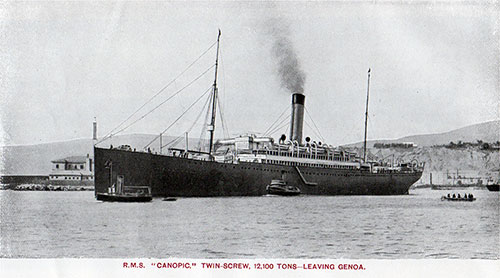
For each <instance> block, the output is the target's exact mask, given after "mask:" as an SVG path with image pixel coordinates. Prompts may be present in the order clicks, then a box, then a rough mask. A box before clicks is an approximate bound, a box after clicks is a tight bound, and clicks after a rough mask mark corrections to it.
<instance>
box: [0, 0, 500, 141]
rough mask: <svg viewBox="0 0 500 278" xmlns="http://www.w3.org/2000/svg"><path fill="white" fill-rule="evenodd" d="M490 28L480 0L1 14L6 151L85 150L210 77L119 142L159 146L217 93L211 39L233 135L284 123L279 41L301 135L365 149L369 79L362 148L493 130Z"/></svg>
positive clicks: (98, 5) (1, 128)
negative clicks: (159, 137) (473, 127)
mask: <svg viewBox="0 0 500 278" xmlns="http://www.w3.org/2000/svg"><path fill="white" fill-rule="evenodd" d="M499 17H500V16H499V6H498V5H496V6H495V5H494V4H479V2H466V3H462V4H460V3H451V4H450V3H447V2H437V3H435V2H434V3H432V2H415V3H397V4H395V3H392V2H377V1H370V2H311V1H309V2H270V3H263V2H238V3H235V2H196V3H195V2H176V3H164V2H154V3H145V2H34V3H24V2H2V4H0V26H1V28H0V35H1V40H0V49H1V50H0V55H1V56H0V70H1V72H2V78H1V80H0V82H1V83H0V86H1V89H2V90H1V92H0V94H1V95H0V96H1V98H0V145H19V144H37V143H45V142H54V141H64V140H70V139H76V138H91V136H92V121H93V120H94V117H95V118H96V119H97V123H98V134H99V136H103V135H105V134H108V133H109V132H110V131H111V130H113V129H114V128H115V127H117V126H119V124H120V123H122V122H123V121H124V120H125V119H127V117H129V116H130V115H131V114H132V113H133V112H134V111H136V110H137V109H138V108H139V107H140V106H141V105H142V104H143V103H145V102H146V101H147V100H148V99H150V98H151V97H152V96H153V95H155V94H156V93H157V92H159V91H160V90H161V89H162V88H164V87H165V86H166V85H167V84H169V83H171V85H169V86H168V87H167V88H166V89H165V90H164V91H162V93H160V94H159V95H158V96H157V97H156V98H154V99H153V101H152V102H151V103H149V104H148V105H146V106H145V107H144V108H143V109H142V110H141V111H139V113H137V114H136V115H135V116H134V117H135V118H139V117H141V116H142V115H144V114H145V113H147V112H148V111H151V110H152V109H153V108H154V107H155V106H157V105H159V104H161V103H162V102H164V101H165V100H166V99H168V98H169V97H171V96H172V95H173V94H174V93H175V92H177V91H178V90H180V89H182V88H183V87H184V86H186V85H187V84H188V83H189V82H191V81H192V80H193V79H195V78H196V77H197V76H199V75H200V74H201V73H203V72H205V71H206V70H208V69H210V70H208V71H207V73H206V74H204V75H202V77H201V78H199V79H198V80H197V81H196V82H194V83H193V84H192V85H190V86H189V87H187V88H186V89H185V90H183V91H181V92H180V93H179V94H178V95H176V96H175V97H173V98H171V99H170V100H169V101H167V102H165V104H163V105H161V106H159V107H158V108H157V109H156V110H154V111H153V112H152V113H150V114H148V115H147V116H146V117H144V119H143V120H141V121H138V122H137V123H136V124H134V125H132V126H130V127H129V128H128V129H126V130H124V131H123V132H122V133H121V134H130V133H148V134H159V133H160V132H162V131H163V130H165V129H166V128H167V127H168V126H170V125H171V124H172V123H173V122H174V121H175V120H176V119H177V117H179V116H180V115H181V114H182V113H183V112H184V111H185V110H186V109H187V108H188V107H189V106H190V105H191V104H192V103H193V102H194V101H195V100H196V99H198V98H200V96H202V94H203V93H204V92H206V90H207V89H209V88H210V86H211V85H212V83H213V79H214V72H213V68H210V67H211V66H213V64H214V62H215V56H216V51H215V47H211V48H210V46H212V45H213V44H214V43H215V41H216V40H217V34H218V29H220V30H221V41H220V64H219V72H218V85H219V86H218V88H219V99H220V102H221V106H222V112H223V115H224V117H223V118H224V124H225V127H226V128H227V130H228V133H229V135H230V136H234V135H237V134H242V133H258V134H262V133H263V132H264V131H266V130H267V129H268V128H269V127H270V126H271V124H272V123H273V122H274V121H275V120H276V119H277V118H278V116H280V114H281V113H282V112H283V111H285V112H284V114H283V115H288V113H289V108H290V101H291V93H292V92H291V91H290V86H286V84H283V82H282V80H281V77H280V72H282V68H280V65H281V64H282V63H283V61H282V60H281V61H280V59H283V56H280V53H282V52H280V51H281V50H280V51H278V53H277V52H276V48H275V46H276V43H277V41H283V40H284V41H285V42H286V44H287V45H286V47H287V49H286V50H285V51H288V52H285V54H287V55H288V54H290V55H291V56H286V55H285V58H286V59H288V60H286V61H288V62H289V61H290V60H289V59H296V60H293V61H294V62H293V64H294V66H295V67H296V70H299V71H300V73H301V78H303V80H302V81H303V84H302V83H301V86H302V87H303V88H302V89H303V90H304V94H305V96H306V109H307V111H308V114H309V115H310V116H311V118H312V120H310V119H309V117H308V116H307V117H306V122H307V123H306V125H305V127H304V128H305V130H304V136H310V137H312V138H313V139H316V140H319V141H321V139H320V138H322V139H324V140H325V141H326V143H329V144H333V145H339V144H346V143H351V142H359V141H362V140H363V132H364V113H365V102H366V90H367V71H368V68H371V80H370V102H369V122H368V139H383V138H399V137H403V136H407V135H415V134H427V133H438V132H445V131H449V130H453V129H456V128H460V127H463V126H467V125H470V124H475V123H481V122H485V121H491V120H498V119H500V112H499V108H500V107H499V103H500V88H499V86H500V85H499V83H500V82H499V81H500V80H499V75H500V74H499V69H500V65H499V64H500V60H499V58H498V57H500V53H499V51H500V46H499V41H500V40H499V23H498V18H499ZM209 48H210V49H209ZM207 49H209V51H208V52H207V53H206V54H205V55H203V56H201V58H200V59H199V60H197V62H196V63H195V64H194V65H193V66H192V67H190V68H189V69H188V70H187V71H186V72H185V73H184V74H182V75H181V76H180V77H178V76H179V75H180V74H181V73H182V72H183V71H184V70H185V69H186V68H187V67H188V66H189V65H190V64H191V63H192V62H193V61H195V60H196V59H197V58H198V57H200V55H201V54H202V53H203V52H204V51H206V50H207ZM286 61H285V62H286ZM280 69H281V71H280ZM172 81H173V82H172ZM205 96H208V95H205ZM205 100H206V99H205V98H204V97H202V98H200V101H199V102H198V103H197V104H196V105H195V106H193V107H192V109H191V110H189V111H188V112H186V114H185V116H183V117H182V118H181V119H180V120H179V121H178V122H177V123H176V124H174V125H172V127H171V128H169V129H168V130H167V132H166V134H168V135H173V136H178V135H181V134H183V132H184V131H186V130H188V129H189V128H190V127H191V126H193V128H192V129H191V130H192V131H190V136H192V137H197V136H199V134H200V132H201V130H202V129H203V126H202V124H201V122H202V121H200V123H198V124H193V123H194V122H195V119H196V118H197V116H198V115H201V117H200V118H201V120H203V119H204V118H205V115H204V112H201V111H202V106H203V104H204V103H205ZM200 113H201V114H200ZM135 118H132V119H131V121H133V120H134V119H135ZM219 119H220V117H219ZM286 122H287V121H286V120H285V121H284V123H286ZM126 125H127V124H125V125H124V126H126ZM314 125H316V126H317V127H318V129H319V130H320V134H318V132H315V131H313V129H315V128H314ZM309 126H311V127H309ZM220 127H221V122H220V121H219V122H217V124H216V128H217V133H216V136H217V137H220V136H223V133H222V132H221V131H222V128H220ZM285 132H287V125H286V124H284V126H283V128H281V129H278V130H276V132H275V133H274V134H272V136H273V137H274V138H278V137H279V136H280V135H281V134H282V133H285Z"/></svg>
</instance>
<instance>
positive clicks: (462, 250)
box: [0, 189, 500, 259]
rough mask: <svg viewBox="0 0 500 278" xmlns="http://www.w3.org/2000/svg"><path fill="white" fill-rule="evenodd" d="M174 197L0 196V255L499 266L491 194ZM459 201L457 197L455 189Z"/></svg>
mask: <svg viewBox="0 0 500 278" xmlns="http://www.w3.org/2000/svg"><path fill="white" fill-rule="evenodd" d="M471 192H472V193H473V194H474V195H475V196H476V197H477V200H476V201H475V202H448V201H441V200H440V196H441V195H442V194H445V193H448V192H447V191H433V190H428V189H420V190H413V191H410V195H407V196H334V197H320V196H298V197H270V196H264V197H245V198H184V199H183V198H181V199H178V200H177V201H175V202H164V201H162V200H161V199H154V201H153V202H151V203H130V204H128V203H103V202H99V201H96V200H95V199H94V194H93V192H26V191H24V192H21V191H0V201H1V203H0V204H1V216H0V256H1V257H14V258H17V257H29V258H62V257H83V258H104V257H105V258H114V257H162V258H165V257H188V258H361V259H375V258H379V259H385V258H472V259H474V258H480V259H498V258H499V257H500V250H499V248H500V247H499V246H500V244H499V241H500V240H499V237H500V236H499V194H498V192H497V193H494V192H489V191H487V190H475V191H471ZM460 193H462V194H463V191H462V192H460Z"/></svg>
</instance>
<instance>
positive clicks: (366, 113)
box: [363, 68, 371, 162]
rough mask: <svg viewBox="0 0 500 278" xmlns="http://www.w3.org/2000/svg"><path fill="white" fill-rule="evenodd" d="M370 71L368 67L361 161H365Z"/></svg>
mask: <svg viewBox="0 0 500 278" xmlns="http://www.w3.org/2000/svg"><path fill="white" fill-rule="evenodd" d="M370 71H371V69H370V68H368V87H367V89H366V112H365V140H364V141H363V162H366V134H367V132H368V129H367V124H368V98H369V97H370Z"/></svg>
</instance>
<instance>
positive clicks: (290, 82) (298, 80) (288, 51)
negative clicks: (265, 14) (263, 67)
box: [267, 19, 306, 94]
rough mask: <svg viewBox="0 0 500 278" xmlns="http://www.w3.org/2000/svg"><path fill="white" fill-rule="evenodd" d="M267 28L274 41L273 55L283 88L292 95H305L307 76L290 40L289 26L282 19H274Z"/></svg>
mask: <svg viewBox="0 0 500 278" xmlns="http://www.w3.org/2000/svg"><path fill="white" fill-rule="evenodd" d="M267 27H268V29H269V34H270V36H271V39H272V41H273V46H272V54H273V56H274V58H275V59H276V62H277V66H278V75H279V77H280V81H281V86H283V87H285V88H286V89H288V90H289V91H290V92H291V93H301V94H302V93H304V83H305V81H306V75H305V73H304V71H302V69H301V66H300V61H299V59H298V57H297V54H296V53H295V49H294V46H293V43H292V41H291V40H290V27H289V25H288V24H287V23H286V22H284V20H282V19H272V20H269V21H268V24H267Z"/></svg>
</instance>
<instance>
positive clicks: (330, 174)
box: [94, 32, 424, 197]
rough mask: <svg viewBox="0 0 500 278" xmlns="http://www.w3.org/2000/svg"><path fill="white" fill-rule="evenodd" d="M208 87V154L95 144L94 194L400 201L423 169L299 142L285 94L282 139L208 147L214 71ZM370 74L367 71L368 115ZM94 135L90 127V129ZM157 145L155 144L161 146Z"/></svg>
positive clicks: (298, 108)
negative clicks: (271, 194)
mask: <svg viewBox="0 0 500 278" xmlns="http://www.w3.org/2000/svg"><path fill="white" fill-rule="evenodd" d="M219 39H220V32H219V36H218V39H217V54H216V63H215V80H214V83H213V85H212V87H211V90H210V94H211V98H210V101H209V102H207V104H208V105H210V107H209V111H210V112H211V117H210V123H209V124H208V129H207V131H208V132H209V135H210V139H209V142H208V144H209V147H208V151H205V152H203V151H200V150H190V149H189V148H188V147H187V135H186V147H185V148H184V149H179V148H169V149H168V150H167V151H166V152H165V153H163V151H161V150H160V152H159V153H155V152H152V151H150V150H145V151H135V149H134V150H133V149H131V148H129V147H121V148H113V147H112V146H111V147H97V145H94V159H95V192H96V195H97V194H98V193H106V192H109V191H110V190H113V189H114V187H116V184H117V181H120V184H121V185H122V186H148V187H150V188H151V193H152V195H153V196H155V197H160V196H162V197H166V196H175V197H212V196H260V195H265V194H267V191H266V187H267V186H268V185H269V184H270V183H271V181H273V180H281V181H282V182H284V183H286V184H287V185H289V186H292V187H296V188H298V189H299V190H300V192H301V194H310V195H400V194H408V189H409V188H410V186H411V185H412V184H413V183H415V182H416V181H417V180H418V179H420V177H421V175H422V171H423V167H424V165H423V164H420V163H418V162H417V161H412V162H410V163H403V162H398V163H394V162H392V163H388V162H382V161H375V160H368V159H367V156H366V119H365V140H364V141H365V144H364V152H363V155H362V156H361V155H359V156H358V155H357V153H356V152H354V151H349V150H347V149H344V148H340V147H337V148H336V147H333V146H331V145H328V144H324V143H323V144H322V143H321V142H315V141H312V142H311V140H310V138H309V137H307V138H305V139H303V134H302V133H303V122H304V105H305V96H304V94H302V93H294V94H293V95H292V108H291V121H290V127H289V130H290V132H289V138H288V139H287V138H286V136H285V135H282V136H281V138H279V140H276V141H275V140H274V139H273V138H272V137H265V136H261V137H259V136H255V135H241V136H238V137H234V138H226V139H219V140H217V141H215V142H214V131H215V123H216V121H215V120H216V119H215V117H216V114H217V113H216V111H217V103H218V101H217V94H218V90H217V68H218V60H219ZM369 82H370V71H368V90H367V107H366V108H367V109H366V110H367V112H366V116H367V113H368V95H369V84H370V83H369ZM94 131H95V128H94ZM160 145H161V143H160Z"/></svg>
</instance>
